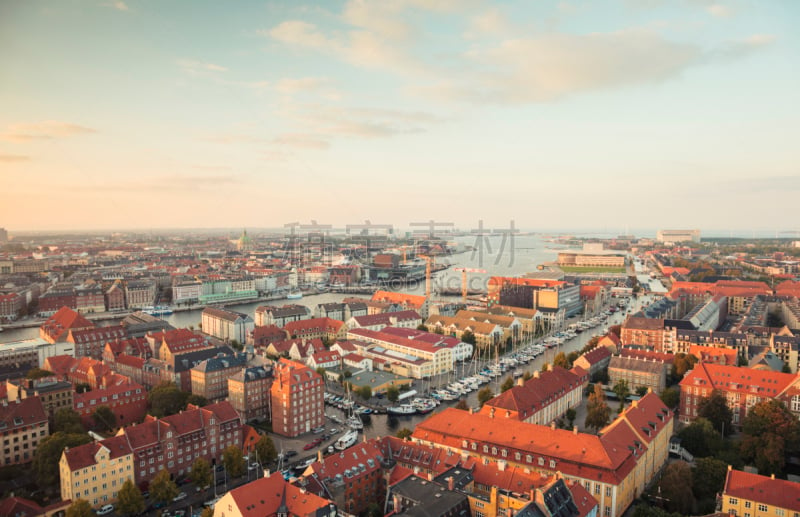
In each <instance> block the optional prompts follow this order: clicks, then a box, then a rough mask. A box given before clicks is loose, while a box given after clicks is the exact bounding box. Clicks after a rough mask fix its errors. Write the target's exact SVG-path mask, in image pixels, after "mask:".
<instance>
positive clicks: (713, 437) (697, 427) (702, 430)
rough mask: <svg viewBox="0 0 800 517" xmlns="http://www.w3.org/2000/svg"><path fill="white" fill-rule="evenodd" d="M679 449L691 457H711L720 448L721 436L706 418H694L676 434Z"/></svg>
mask: <svg viewBox="0 0 800 517" xmlns="http://www.w3.org/2000/svg"><path fill="white" fill-rule="evenodd" d="M678 438H680V439H681V447H683V448H684V449H686V450H687V451H689V452H690V453H691V454H692V455H693V456H697V457H705V456H712V455H714V454H716V453H717V451H719V450H720V448H721V447H722V436H721V435H720V434H719V431H717V430H716V429H714V425H713V424H712V423H711V422H709V421H708V419H706V418H702V417H699V418H696V419H695V420H694V422H692V423H691V424H689V425H688V426H686V427H684V428H683V429H681V430H680V432H679V433H678Z"/></svg>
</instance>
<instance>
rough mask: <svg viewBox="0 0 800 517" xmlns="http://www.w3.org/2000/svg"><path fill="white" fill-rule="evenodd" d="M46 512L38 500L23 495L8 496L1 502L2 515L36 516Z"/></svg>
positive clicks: (6, 516) (8, 516)
mask: <svg viewBox="0 0 800 517" xmlns="http://www.w3.org/2000/svg"><path fill="white" fill-rule="evenodd" d="M42 514H44V509H43V508H42V507H41V506H39V503H37V502H36V501H31V500H30V499H24V498H22V497H7V498H6V499H4V500H3V501H2V502H0V517H34V516H36V515H42Z"/></svg>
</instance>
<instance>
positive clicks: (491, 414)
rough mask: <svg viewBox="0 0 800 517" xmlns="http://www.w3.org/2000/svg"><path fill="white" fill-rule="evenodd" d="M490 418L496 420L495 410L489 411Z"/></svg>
mask: <svg viewBox="0 0 800 517" xmlns="http://www.w3.org/2000/svg"><path fill="white" fill-rule="evenodd" d="M489 418H494V408H490V409H489Z"/></svg>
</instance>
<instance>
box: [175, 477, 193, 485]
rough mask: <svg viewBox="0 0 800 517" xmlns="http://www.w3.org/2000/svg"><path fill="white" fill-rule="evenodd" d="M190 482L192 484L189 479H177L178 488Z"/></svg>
mask: <svg viewBox="0 0 800 517" xmlns="http://www.w3.org/2000/svg"><path fill="white" fill-rule="evenodd" d="M191 482H192V480H191V478H183V479H179V480H178V486H183V485H188V484H189V483H191Z"/></svg>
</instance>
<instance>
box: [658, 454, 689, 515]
mask: <svg viewBox="0 0 800 517" xmlns="http://www.w3.org/2000/svg"><path fill="white" fill-rule="evenodd" d="M658 487H659V489H660V490H661V497H662V498H664V500H665V501H666V507H667V509H668V510H670V511H673V512H680V513H681V514H683V515H690V514H691V512H692V507H693V506H694V496H693V495H692V468H691V467H690V466H689V464H688V463H686V462H685V461H676V462H675V463H670V464H668V465H667V466H666V467H665V468H664V474H663V475H662V476H661V481H659V483H658Z"/></svg>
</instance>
